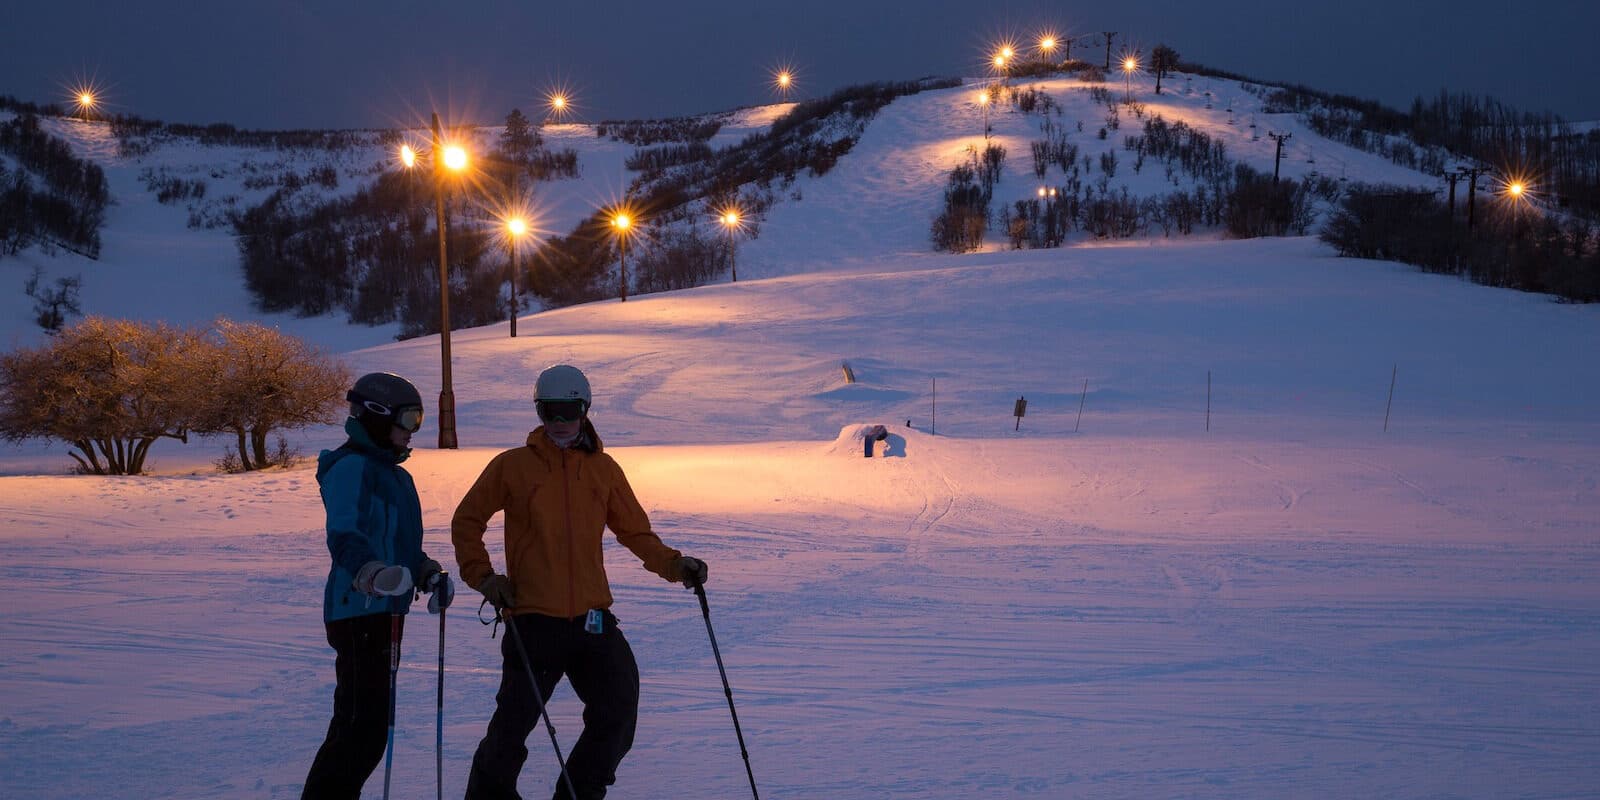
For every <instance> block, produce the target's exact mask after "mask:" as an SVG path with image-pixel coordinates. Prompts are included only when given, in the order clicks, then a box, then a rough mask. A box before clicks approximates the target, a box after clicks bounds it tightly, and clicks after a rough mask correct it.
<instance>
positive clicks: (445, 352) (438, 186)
mask: <svg viewBox="0 0 1600 800" xmlns="http://www.w3.org/2000/svg"><path fill="white" fill-rule="evenodd" d="M431 128H432V131H433V142H432V146H431V147H430V152H429V156H430V157H431V158H432V160H433V200H434V218H435V227H437V228H438V229H439V362H440V364H439V449H441V450H453V449H455V447H456V394H455V390H454V389H453V388H452V386H451V375H450V256H449V252H448V248H447V247H446V245H445V241H446V238H447V237H448V230H447V228H446V221H445V214H444V192H445V177H446V175H447V174H448V173H450V172H454V173H457V174H460V173H462V172H464V171H466V169H467V166H468V164H469V163H470V161H471V159H470V158H469V157H468V155H467V151H466V150H465V149H464V148H462V147H461V146H460V145H454V144H451V145H447V144H445V143H444V137H443V134H442V133H441V132H440V129H439V114H438V112H434V114H433V122H432V125H431ZM417 158H418V155H417V151H416V150H413V149H412V148H411V146H410V145H402V146H401V148H400V161H401V162H402V163H403V164H405V167H406V169H412V168H414V167H415V166H416V164H417Z"/></svg>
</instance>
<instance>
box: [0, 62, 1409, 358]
mask: <svg viewBox="0 0 1600 800" xmlns="http://www.w3.org/2000/svg"><path fill="white" fill-rule="evenodd" d="M1114 83H1120V82H1114ZM1153 83H1154V81H1153V80H1152V79H1150V78H1149V77H1148V76H1138V77H1136V79H1135V80H1134V82H1133V85H1134V89H1135V92H1134V94H1135V96H1136V97H1137V98H1138V99H1139V100H1140V101H1141V102H1142V103H1143V104H1144V105H1145V107H1146V109H1147V113H1148V115H1149V116H1151V117H1153V116H1155V115H1160V116H1161V117H1162V118H1163V119H1165V120H1167V121H1168V122H1180V121H1181V122H1184V123H1186V124H1188V125H1190V126H1192V127H1193V128H1194V129H1196V130H1198V131H1201V132H1204V133H1206V134H1208V135H1210V136H1212V137H1213V138H1214V139H1215V140H1217V141H1220V142H1222V143H1223V144H1224V145H1225V146H1226V148H1227V150H1228V153H1229V157H1230V158H1234V159H1237V160H1239V161H1240V162H1241V163H1244V164H1248V165H1250V166H1252V167H1254V168H1256V169H1258V170H1263V171H1266V172H1270V171H1271V170H1272V168H1273V156H1274V152H1273V142H1272V141H1271V140H1270V139H1269V138H1267V137H1266V133H1268V132H1272V131H1276V132H1280V133H1281V132H1288V133H1291V134H1293V138H1292V139H1291V140H1290V144H1289V147H1288V149H1287V152H1286V155H1285V158H1284V160H1283V163H1282V171H1283V174H1284V175H1285V176H1288V177H1290V178H1298V177H1300V176H1302V175H1306V174H1319V175H1323V176H1328V177H1331V178H1343V179H1348V180H1356V181H1368V182H1382V183H1394V184H1407V185H1420V186H1429V187H1433V186H1434V185H1435V184H1436V183H1437V182H1438V181H1437V179H1435V178H1432V177H1429V176H1425V175H1422V174H1421V173H1417V172H1415V171H1412V170H1408V169H1404V168H1401V167H1398V166H1396V165H1394V164H1392V163H1390V162H1388V161H1385V160H1383V159H1382V158H1380V157H1378V156H1376V155H1374V154H1371V153H1366V152H1362V151H1359V150H1354V149H1352V148H1349V147H1347V146H1345V145H1342V144H1338V143H1335V142H1331V141H1328V140H1323V139H1320V138H1319V137H1317V136H1316V134H1315V133H1313V132H1312V131H1310V130H1308V129H1306V128H1305V126H1304V124H1303V123H1302V122H1301V121H1300V120H1299V119H1298V118H1297V116H1296V115H1294V114H1267V113H1264V111H1263V107H1264V101H1263V100H1262V99H1261V98H1260V97H1259V96H1258V95H1257V93H1252V92H1251V91H1249V90H1247V85H1245V84H1240V83H1238V82H1235V81H1227V80H1221V79H1212V78H1203V77H1196V78H1192V79H1189V80H1171V79H1169V80H1168V81H1167V85H1166V90H1165V92H1164V93H1163V94H1162V95H1159V96H1157V95H1155V94H1153V91H1152V90H1153ZM1012 85H1013V86H1014V87H1016V88H1018V89H1028V88H1038V89H1040V90H1041V91H1043V92H1045V93H1048V94H1049V95H1050V96H1051V97H1052V98H1053V99H1054V100H1055V101H1056V102H1057V103H1058V104H1059V108H1060V110H1059V113H1058V116H1057V117H1056V120H1057V122H1058V123H1059V124H1061V125H1062V126H1063V127H1065V128H1066V129H1067V130H1068V138H1069V139H1070V140H1071V141H1072V142H1073V143H1075V144H1077V145H1078V146H1079V147H1080V148H1081V153H1082V155H1083V157H1084V158H1086V159H1090V160H1095V159H1098V157H1099V156H1100V155H1101V154H1102V153H1108V152H1109V153H1116V154H1118V155H1119V156H1120V157H1121V158H1122V160H1123V166H1122V167H1121V169H1120V170H1119V174H1117V175H1116V176H1115V177H1113V178H1111V179H1110V180H1109V181H1108V183H1109V186H1110V188H1111V189H1112V190H1113V191H1115V190H1117V189H1118V188H1121V187H1126V188H1127V189H1128V190H1129V191H1130V192H1131V193H1132V194H1133V195H1134V196H1135V197H1140V196H1148V195H1153V194H1158V193H1161V192H1164V191H1167V190H1171V189H1172V188H1173V184H1172V183H1171V182H1169V181H1168V180H1167V179H1166V178H1165V176H1164V175H1163V174H1162V172H1161V170H1160V169H1159V168H1158V167H1157V166H1154V165H1153V166H1151V167H1150V168H1149V169H1147V170H1145V171H1144V172H1143V173H1142V174H1134V172H1133V169H1132V166H1131V163H1130V162H1131V161H1132V159H1131V157H1130V156H1129V154H1128V153H1127V152H1126V151H1125V149H1124V147H1125V143H1124V139H1125V137H1126V135H1129V134H1134V133H1137V132H1138V131H1137V128H1138V125H1139V124H1140V122H1139V120H1137V119H1135V118H1134V117H1133V116H1132V115H1129V114H1126V113H1124V114H1123V115H1122V117H1123V119H1122V127H1121V129H1120V131H1111V132H1109V133H1108V135H1107V137H1106V138H1105V139H1100V138H1097V132H1098V129H1099V128H1100V127H1102V126H1104V125H1105V124H1106V122H1105V116H1106V107H1105V106H1104V105H1103V104H1101V103H1100V102H1098V101H1096V100H1094V99H1093V98H1091V96H1090V90H1091V89H1092V88H1094V86H1098V85H1099V84H1094V85H1091V84H1085V83H1083V82H1081V81H1079V80H1076V79H1069V78H1058V79H1050V80H1026V79H1015V80H1013V81H1012ZM975 86H976V84H974V85H973V86H968V87H963V88H957V89H941V90H931V91H926V92H923V93H921V94H918V95H914V96H911V97H905V98H901V99H899V100H897V101H896V102H894V103H892V104H890V105H889V106H888V107H887V108H885V109H884V110H883V111H882V112H880V113H879V115H878V116H877V117H876V118H875V119H874V120H873V121H872V122H871V124H869V125H868V126H867V129H866V133H865V135H864V136H863V137H862V139H861V141H860V142H859V143H857V145H856V147H855V148H854V149H853V150H852V151H851V152H850V153H849V154H848V155H847V156H846V157H845V158H844V159H843V160H842V161H841V163H840V164H839V166H838V167H837V168H835V169H834V170H832V171H830V172H829V173H828V174H826V175H824V176H822V177H814V176H809V175H804V174H802V175H800V176H798V178H797V179H796V181H795V183H794V184H793V185H792V186H791V187H789V188H788V190H786V191H784V192H781V193H780V197H779V200H780V202H779V203H778V204H777V205H776V206H775V207H774V208H773V209H772V210H771V211H770V212H769V213H768V215H767V217H766V219H764V220H762V221H761V223H760V226H759V227H760V232H759V235H758V237H757V238H755V239H754V240H752V241H747V242H744V243H743V244H742V245H741V247H740V252H739V255H738V258H739V264H740V272H741V276H743V277H747V278H758V277H769V276H778V275H792V274H799V273H807V272H815V271H826V270H830V269H835V268H837V267H839V266H840V265H846V264H861V263H872V262H874V261H876V260H878V259H879V258H881V257H883V256H885V255H907V254H926V253H928V252H929V249H930V247H929V242H928V223H929V221H930V220H931V219H932V217H933V216H934V214H935V213H937V212H938V210H939V208H940V203H941V195H942V192H943V189H944V183H945V179H946V175H947V173H948V172H949V171H950V169H951V168H952V167H954V166H955V165H956V164H959V163H962V162H963V161H964V160H966V159H967V158H968V148H978V149H981V148H982V147H983V146H984V138H983V136H982V124H983V122H982V120H983V114H982V112H981V110H980V106H979V105H978V104H977V103H976V101H975V92H976V88H975ZM1104 86H1105V87H1106V88H1107V89H1108V90H1115V89H1120V88H1121V87H1120V86H1115V85H1113V83H1107V84H1104ZM1112 95H1113V96H1114V97H1115V98H1118V99H1120V97H1121V96H1122V93H1121V92H1120V91H1113V92H1112ZM791 107H792V104H781V105H776V106H769V107H763V108H756V109H747V110H743V111H740V112H734V113H731V114H726V115H718V118H719V120H720V121H722V122H723V123H724V124H723V127H722V128H721V130H720V131H719V132H718V134H717V135H716V137H714V138H713V139H712V141H711V142H710V144H711V145H712V146H714V147H723V146H728V145H732V144H735V143H737V142H738V141H739V140H741V139H742V138H744V137H745V136H747V135H748V134H750V133H752V132H757V131H760V130H763V129H765V128H766V127H767V126H769V125H770V124H771V123H772V122H773V120H774V119H776V118H778V117H779V116H781V115H782V114H783V113H785V112H787V111H788V110H789V109H790V108H791ZM990 116H991V119H990V122H991V126H992V128H993V141H995V142H996V143H998V144H1000V145H1001V146H1003V147H1005V148H1006V149H1007V150H1008V152H1009V157H1008V160H1007V163H1006V165H1005V168H1004V170H1003V176H1002V180H1001V183H1000V185H999V186H998V187H997V190H996V198H995V199H996V213H998V209H999V208H1000V207H1001V206H1003V205H1006V204H1009V203H1010V202H1011V201H1013V200H1019V199H1028V198H1031V197H1033V195H1034V192H1035V191H1036V189H1037V188H1038V187H1039V186H1041V185H1044V184H1046V183H1051V184H1053V183H1058V182H1060V180H1061V179H1062V176H1061V175H1060V173H1059V170H1056V171H1054V172H1053V173H1052V174H1051V175H1049V176H1047V178H1046V179H1044V180H1039V179H1035V178H1034V176H1033V175H1032V174H1031V163H1030V156H1029V142H1030V141H1031V140H1034V139H1038V138H1039V135H1040V134H1039V125H1040V123H1041V121H1042V118H1041V117H1040V116H1036V115H1027V114H1022V113H1018V112H1017V111H1016V110H1014V109H1013V108H1012V107H1011V106H1010V105H1009V104H1002V105H998V106H996V108H995V110H994V111H993V112H992V113H991V115H990ZM1252 125H1254V127H1251V126H1252ZM45 126H46V128H47V130H49V132H51V133H52V134H54V135H56V136H60V137H62V138H64V139H66V140H68V141H69V142H71V143H72V145H73V147H74V149H75V150H76V151H77V152H78V154H79V155H80V157H88V158H91V159H93V160H94V161H95V162H96V163H98V164H100V165H101V166H102V167H104V168H105V169H106V171H107V174H108V177H109V179H110V183H111V187H112V198H113V203H114V205H113V207H112V208H111V210H110V212H109V213H108V221H107V225H106V229H105V231H104V234H103V238H104V241H105V249H104V252H103V253H102V255H101V258H100V260H99V261H90V260H88V259H84V258H81V257H78V256H74V255H71V254H60V255H57V256H53V257H52V256H45V255H43V254H41V253H39V252H38V251H37V250H32V251H27V252H25V253H23V254H22V256H21V257H20V258H12V259H7V260H6V262H5V264H4V265H3V266H4V271H5V272H6V273H8V277H6V278H5V280H6V281H7V282H8V283H6V284H0V310H3V311H4V313H3V314H0V319H4V320H5V322H4V323H3V327H0V338H3V339H4V340H6V341H29V340H32V339H34V338H36V337H37V336H38V332H37V330H36V329H34V328H33V326H32V323H31V315H30V314H28V313H27V311H28V303H29V301H28V299H27V298H26V297H25V296H23V294H22V291H21V287H22V284H23V282H24V281H25V280H26V278H27V276H28V275H29V274H30V270H31V269H32V268H33V267H34V266H38V267H40V268H42V269H44V270H45V273H46V278H47V280H48V279H50V278H53V277H56V276H65V275H74V274H81V275H82V276H83V291H82V298H83V302H84V309H85V312H86V313H98V314H102V315H109V316H130V317H136V318H142V319H166V320H169V321H174V322H198V321H204V320H207V319H210V318H211V317H214V316H216V315H218V314H223V315H227V316H230V317H233V318H236V319H254V320H260V321H268V322H272V323H275V324H279V325H281V326H282V327H284V328H285V329H286V330H289V331H291V332H294V333H297V334H299V335H303V336H307V337H309V338H311V339H312V340H314V341H317V342H319V343H322V344H326V345H328V346H331V347H334V348H336V349H346V348H349V347H355V346H361V345H367V344H376V343H380V342H383V341H390V340H392V339H393V338H394V336H395V334H396V333H397V331H398V327H397V326H395V325H384V326H378V327H374V328H369V327H366V326H350V325H346V324H345V323H344V321H343V317H342V315H333V316H329V317H326V318H314V319H301V318H295V317H293V316H290V315H281V314H280V315H263V314H261V313H259V312H255V311H252V310H251V302H250V298H249V297H248V295H247V293H246V292H245V289H244V287H243V279H242V276H241V275H240V273H239V268H238V253H237V250H236V249H235V247H234V243H233V240H232V237H231V235H230V231H229V229H228V227H227V226H226V225H225V224H222V220H223V219H224V214H225V213H226V212H227V211H228V210H230V209H232V210H243V209H244V208H247V207H249V206H251V205H254V204H256V203H259V202H261V200H263V199H264V198H265V197H266V195H267V194H269V193H270V192H271V191H273V190H274V189H276V188H277V187H278V185H279V182H278V180H275V179H282V178H283V177H284V176H285V175H287V174H294V175H296V176H300V175H306V174H309V173H310V172H311V171H312V170H318V169H324V170H329V171H332V172H333V173H334V174H335V175H336V176H337V184H336V185H335V186H332V187H329V188H322V187H318V186H309V185H308V187H307V188H306V189H305V190H304V193H305V195H306V196H308V197H317V196H330V195H337V194H348V193H350V192H352V191H354V190H355V188H357V187H359V186H361V185H363V184H364V183H366V182H370V181H371V180H372V178H373V176H374V175H376V174H377V172H378V171H380V170H386V169H396V168H397V164H396V163H395V158H394V153H393V152H392V149H393V148H392V147H390V146H388V145H385V144H383V143H382V142H383V137H382V136H380V135H378V134H377V133H372V134H361V135H360V138H362V139H363V141H365V142H366V144H364V145H363V146H357V147H353V148H349V149H344V150H332V151H330V150H321V149H289V150H279V149H275V148H270V149H269V148H244V147H211V146H202V145H200V144H198V143H196V142H195V141H194V140H192V139H183V138H172V137H167V138H158V139H156V140H154V141H153V142H152V143H151V145H150V147H149V149H148V152H141V153H135V154H130V155H122V154H119V152H118V147H117V141H116V139H115V138H114V137H113V136H111V134H110V131H109V130H108V128H107V127H106V126H105V125H104V124H101V123H84V122H80V121H76V120H68V119H52V120H46V121H45ZM1079 127H1081V128H1082V130H1081V131H1080V130H1078V128H1079ZM499 132H500V129H499V128H498V127H485V128H481V129H479V131H478V140H479V147H480V149H481V150H487V149H488V148H489V147H490V146H491V145H492V143H493V141H494V139H495V137H496V136H497V135H498V134H499ZM542 132H543V134H544V136H545V139H546V141H547V143H548V144H549V145H550V146H551V147H552V148H557V149H567V148H571V149H573V150H575V151H576V152H577V154H578V158H579V165H580V170H581V176H580V178H579V179H577V180H556V181H551V182H548V183H544V184H541V185H540V186H539V189H538V192H539V195H538V205H539V211H540V219H539V228H540V230H541V232H542V233H543V234H545V235H551V234H559V235H565V234H567V233H569V232H571V230H572V229H573V226H575V225H576V224H577V223H578V222H580V221H581V220H582V219H583V218H584V217H586V216H587V215H588V214H590V213H592V212H593V211H594V210H595V209H596V208H599V207H601V206H603V205H606V204H608V203H612V202H615V201H616V200H617V199H619V198H620V197H622V196H623V194H624V191H625V190H626V189H627V184H628V182H629V180H630V175H631V173H630V172H629V171H628V170H627V169H626V168H625V167H624V166H623V161H624V160H625V159H626V158H627V156H628V155H629V154H630V153H632V152H633V150H634V149H635V148H634V147H633V145H629V144H626V143H623V142H619V141H614V140H612V139H609V138H600V137H596V136H595V135H594V134H595V129H594V127H593V126H590V125H579V124H567V125H554V126H547V127H545V128H543V129H542ZM154 179H172V180H191V181H202V182H204V183H205V184H206V192H205V196H204V197H203V198H201V199H197V200H196V199H182V200H179V201H176V202H173V203H170V204H161V203H159V202H157V199H156V196H155V192H154V189H153V188H151V187H153V186H154V185H155V183H154ZM1087 180H1088V177H1087V176H1086V177H1085V181H1087ZM1179 182H1180V183H1183V181H1182V176H1180V181H1179ZM1184 185H1188V184H1184ZM796 198H798V199H796ZM481 216H482V217H483V218H484V219H485V220H486V219H487V218H488V213H487V212H484V213H483V214H482V215H481ZM191 217H197V218H198V220H199V221H200V222H202V223H205V222H210V223H212V224H213V225H215V226H216V227H206V228H196V227H192V226H191V224H190V223H191ZM463 223H464V224H469V225H470V224H475V222H474V220H472V219H467V220H463ZM477 224H486V223H484V222H483V220H479V221H478V223H477ZM990 239H991V241H992V243H993V246H994V247H997V248H998V247H1002V246H1003V241H1004V232H1003V231H991V233H990ZM13 284H14V288H12V289H7V288H6V287H7V286H12V285H13ZM196 296H200V297H204V298H206V301H205V302H204V303H198V304H197V303H195V302H193V300H192V298H194V297H196Z"/></svg>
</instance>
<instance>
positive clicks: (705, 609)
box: [694, 582, 761, 800]
mask: <svg viewBox="0 0 1600 800" xmlns="http://www.w3.org/2000/svg"><path fill="white" fill-rule="evenodd" d="M694 595H695V597H698V598H699V599H700V613H701V615H702V616H704V617H705V618H706V635H707V636H709V637H711V653H712V655H715V656H716V657H717V672H720V673H722V691H723V693H724V694H726V695H727V696H728V713H729V714H732V715H733V733H734V735H735V736H738V737H739V755H741V756H743V757H744V774H746V775H748V776H750V795H751V796H752V797H754V798H755V800H761V794H760V793H759V792H757V791H756V773H755V772H754V771H753V770H751V769H750V751H749V750H746V749H745V746H744V731H742V730H740V729H739V712H738V711H737V710H736V709H734V707H733V687H732V686H729V685H728V670H727V668H726V667H724V666H722V650H721V649H719V648H718V647H717V634H716V632H715V631H713V630H711V606H710V605H709V604H707V603H706V587H705V584H703V583H699V582H696V583H695V585H694Z"/></svg>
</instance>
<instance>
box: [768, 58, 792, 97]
mask: <svg viewBox="0 0 1600 800" xmlns="http://www.w3.org/2000/svg"><path fill="white" fill-rule="evenodd" d="M770 74H771V75H772V89H773V91H775V92H777V93H778V94H779V95H781V96H783V97H788V96H789V92H791V91H793V90H794V87H795V83H796V82H797V80H798V79H797V77H796V75H795V71H794V67H791V66H789V65H787V64H781V65H779V66H777V67H774V68H773V70H772V72H771V73H770Z"/></svg>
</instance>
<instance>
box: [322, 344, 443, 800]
mask: <svg viewBox="0 0 1600 800" xmlns="http://www.w3.org/2000/svg"><path fill="white" fill-rule="evenodd" d="M345 399H347V400H349V401H350V418H349V419H348V420H346V421H345V424H344V429H345V433H347V434H349V436H350V438H349V440H348V441H346V442H345V443H344V444H342V445H340V446H339V447H338V448H336V449H333V450H324V451H322V454H321V455H320V456H319V457H318V458H317V483H318V484H319V485H320V486H321V487H322V505H323V507H324V508H325V509H326V510H327V513H328V525H327V529H328V552H329V553H330V554H331V555H332V557H333V564H332V566H331V568H330V569H329V571H328V584H327V587H326V589H324V591H323V604H322V619H323V623H324V625H325V626H326V628H327V632H328V644H329V645H332V646H333V651H334V653H335V660H334V673H335V676H336V684H335V688H334V692H333V721H332V722H330V723H329V724H328V736H327V738H326V739H325V740H324V741H323V743H322V748H321V749H319V750H318V751H317V757H316V760H315V761H313V762H312V764H311V772H310V774H308V775H307V776H306V783H305V790H304V792H303V793H302V794H301V797H302V800H324V799H334V798H337V799H338V800H344V799H345V798H348V800H358V799H359V798H360V796H361V786H362V785H363V784H364V783H366V781H367V777H368V776H370V775H371V774H372V771H373V770H374V769H375V768H377V766H378V762H379V761H380V760H382V758H383V751H384V746H385V739H386V731H387V728H388V726H389V708H390V704H389V657H390V651H389V648H390V647H391V646H392V647H395V648H398V647H399V646H400V642H399V640H398V638H396V639H395V640H394V641H392V642H391V641H390V638H391V637H390V630H391V627H393V629H394V630H395V631H397V632H398V631H399V630H401V628H402V625H401V624H400V623H401V622H403V621H404V619H405V617H404V615H405V613H406V611H407V610H408V608H409V607H410V605H411V602H412V600H413V599H414V598H415V596H416V595H415V592H428V593H430V597H429V600H428V610H429V611H430V612H434V613H438V612H439V611H440V610H441V609H443V608H445V607H447V606H449V605H450V600H451V599H452V598H453V597H454V594H455V591H454V587H453V586H452V585H451V582H450V577H449V576H448V575H446V574H444V572H443V569H442V568H441V567H440V566H439V562H437V561H435V560H433V559H431V558H429V557H428V555H427V554H426V553H424V552H422V504H421V502H420V500H418V498H417V487H416V484H414V483H412V481H411V475H410V474H409V473H407V472H406V471H405V469H403V468H401V466H400V462H402V461H405V460H406V458H407V456H409V455H410V454H411V448H410V444H411V436H412V434H414V433H416V432H417V429H418V428H420V427H422V396H421V395H420V394H419V393H418V392H417V388H416V387H415V386H413V385H411V382H410V381H408V380H406V379H405V378H402V377H400V376H399V375H393V374H390V373H387V372H374V373H371V374H368V375H363V376H361V378H360V379H359V380H357V381H356V383H355V386H354V387H353V388H351V390H350V391H349V392H348V393H347V394H346V395H345ZM391 615H392V616H393V617H394V619H393V620H391ZM391 622H393V623H394V624H393V625H392V626H391Z"/></svg>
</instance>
